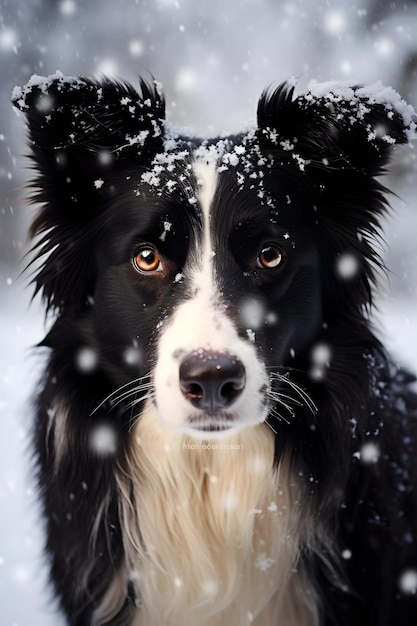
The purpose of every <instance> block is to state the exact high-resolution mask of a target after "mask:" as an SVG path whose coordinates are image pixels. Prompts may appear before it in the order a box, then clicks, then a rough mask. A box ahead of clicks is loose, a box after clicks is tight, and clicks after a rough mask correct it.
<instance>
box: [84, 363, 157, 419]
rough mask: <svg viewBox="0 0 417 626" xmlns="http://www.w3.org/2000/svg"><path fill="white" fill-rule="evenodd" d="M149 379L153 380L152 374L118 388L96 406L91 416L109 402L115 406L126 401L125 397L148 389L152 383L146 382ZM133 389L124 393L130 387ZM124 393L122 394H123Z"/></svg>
mask: <svg viewBox="0 0 417 626" xmlns="http://www.w3.org/2000/svg"><path fill="white" fill-rule="evenodd" d="M147 378H149V379H150V378H151V374H150V373H148V374H144V375H143V376H141V377H140V378H135V379H134V380H131V381H129V382H128V383H125V384H124V385H121V386H120V387H118V388H117V389H115V390H114V391H112V392H111V393H110V394H109V395H108V396H106V397H105V398H104V400H102V401H101V402H100V404H98V405H97V406H96V408H95V409H94V410H93V411H92V412H91V413H90V416H91V415H94V414H95V413H97V411H99V410H100V409H101V408H102V407H103V406H104V405H105V404H106V403H107V402H112V403H113V404H115V405H116V404H119V403H120V402H121V401H122V400H123V399H125V397H129V396H130V395H133V394H134V393H137V392H138V390H142V389H144V388H146V386H149V387H150V386H151V381H149V382H144V381H145V380H146V379H147ZM132 386H133V388H132V389H128V390H127V391H123V390H125V389H127V388H128V387H132ZM121 392H122V393H121Z"/></svg>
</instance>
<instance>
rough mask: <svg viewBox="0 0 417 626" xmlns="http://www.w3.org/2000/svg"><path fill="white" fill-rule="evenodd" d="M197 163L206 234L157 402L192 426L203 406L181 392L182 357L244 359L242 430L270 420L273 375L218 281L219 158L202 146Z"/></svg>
mask: <svg viewBox="0 0 417 626" xmlns="http://www.w3.org/2000/svg"><path fill="white" fill-rule="evenodd" d="M192 167H193V172H194V175H195V180H196V189H195V196H196V199H197V201H198V204H199V207H200V209H201V213H202V237H201V238H199V239H198V241H197V242H196V248H195V250H194V254H193V255H192V257H191V260H190V262H191V263H192V265H189V266H188V268H186V269H185V270H184V273H185V272H187V276H186V277H187V278H188V280H189V285H190V289H189V295H188V297H187V299H186V300H185V301H183V302H182V303H181V304H179V305H178V307H177V308H176V309H175V310H174V311H173V314H172V317H171V320H170V323H169V324H167V325H164V326H163V328H162V332H161V335H160V337H159V342H158V358H157V364H156V367H155V372H154V385H155V402H156V406H157V409H158V412H159V414H160V416H161V418H162V419H163V420H164V421H165V422H167V423H170V424H172V425H176V426H183V427H184V426H186V425H187V420H188V419H189V418H190V416H191V415H194V416H195V415H196V413H198V409H196V408H195V407H192V405H191V404H190V402H188V400H186V398H184V396H183V394H182V393H181V389H180V384H179V382H180V381H179V368H180V365H181V362H182V360H183V359H184V358H186V357H187V355H189V354H191V353H194V352H196V351H199V350H211V351H213V352H220V353H226V354H232V355H234V356H235V357H236V358H237V359H239V360H240V361H241V362H242V364H243V366H244V368H245V372H246V385H245V389H244V390H243V392H242V393H241V395H240V396H239V398H238V399H237V400H236V401H235V402H234V403H233V406H232V408H231V411H233V413H234V415H235V417H236V425H237V427H238V428H239V427H240V428H242V426H245V425H247V426H249V425H253V424H256V423H259V422H261V421H263V420H264V419H265V417H266V414H265V412H266V408H265V402H264V393H265V388H266V387H267V386H268V376H267V374H266V371H265V368H264V366H263V364H262V363H260V361H259V360H258V358H257V354H256V350H255V348H254V346H253V345H252V344H251V343H250V342H249V341H247V340H245V339H242V338H241V337H239V335H238V331H237V329H236V327H235V324H234V322H233V321H232V319H231V318H230V317H229V316H228V315H227V313H226V308H225V307H224V305H223V303H222V297H221V294H220V291H219V288H218V286H217V284H216V273H215V268H214V258H215V254H216V250H214V249H213V241H212V237H211V233H212V232H213V228H214V227H215V224H213V223H212V221H211V220H212V213H211V211H212V206H213V200H214V197H215V194H216V188H217V178H218V164H217V159H216V158H215V156H214V155H213V154H212V152H209V150H207V152H206V151H204V150H202V149H201V148H200V149H199V150H198V155H196V158H195V161H194V163H193V166H192ZM262 390H263V391H262ZM229 432H230V431H229Z"/></svg>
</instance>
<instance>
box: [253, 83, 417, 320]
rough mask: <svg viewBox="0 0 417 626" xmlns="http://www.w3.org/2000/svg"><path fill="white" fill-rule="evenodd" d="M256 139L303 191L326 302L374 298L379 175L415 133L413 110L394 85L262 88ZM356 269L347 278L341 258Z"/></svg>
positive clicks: (381, 206) (341, 304)
mask: <svg viewBox="0 0 417 626" xmlns="http://www.w3.org/2000/svg"><path fill="white" fill-rule="evenodd" d="M257 137H258V141H259V144H260V147H261V150H262V152H263V153H264V154H266V155H268V157H269V159H270V162H271V164H272V166H273V170H272V171H276V173H277V176H279V175H280V173H281V175H282V174H283V173H285V172H288V173H289V176H290V179H291V180H292V181H294V184H295V185H296V186H298V187H299V188H300V189H302V188H304V189H305V196H304V200H305V202H306V207H305V208H306V209H307V210H308V209H310V214H311V217H312V219H313V222H314V224H315V225H316V229H315V232H316V237H317V239H318V245H319V248H320V250H321V252H322V256H323V259H324V262H323V272H324V273H325V280H324V281H323V285H325V289H326V290H327V293H326V301H327V302H333V303H334V307H336V308H340V310H343V311H345V312H347V311H351V310H352V308H354V307H355V306H356V307H358V310H359V311H360V310H361V307H362V306H363V305H365V306H366V305H367V304H369V303H370V302H371V296H372V289H371V284H372V283H374V282H375V274H374V270H375V267H380V266H381V265H382V262H381V260H380V258H379V256H378V253H377V252H376V250H375V246H374V241H375V237H376V234H377V233H378V231H379V227H380V224H379V219H380V216H381V215H382V214H383V213H384V211H385V207H386V191H387V190H386V189H385V188H384V187H383V186H382V185H381V183H380V181H379V179H378V178H377V177H378V176H379V175H381V174H383V173H384V171H385V165H386V163H387V161H388V159H389V157H390V155H391V153H392V150H393V148H394V147H395V146H396V144H403V143H406V142H407V141H409V140H411V139H413V138H415V137H416V124H415V113H414V110H413V108H412V107H411V106H409V105H407V104H406V103H405V102H404V100H402V99H401V97H400V96H399V95H398V94H397V93H396V92H395V91H394V90H393V89H391V88H384V87H382V86H381V85H380V84H377V85H373V86H371V87H348V86H345V85H340V84H336V83H323V84H319V83H312V85H311V88H310V91H308V92H307V93H305V94H303V95H300V96H298V97H296V98H294V87H293V86H290V85H289V84H283V85H281V86H279V87H278V88H277V89H275V90H274V91H270V90H267V91H265V92H264V94H263V95H262V97H261V99H260V101H259V105H258V132H257ZM346 258H347V259H352V260H353V261H354V263H355V266H357V268H358V271H356V272H355V273H354V274H352V277H349V279H347V280H345V274H344V272H339V268H340V262H341V260H343V259H346Z"/></svg>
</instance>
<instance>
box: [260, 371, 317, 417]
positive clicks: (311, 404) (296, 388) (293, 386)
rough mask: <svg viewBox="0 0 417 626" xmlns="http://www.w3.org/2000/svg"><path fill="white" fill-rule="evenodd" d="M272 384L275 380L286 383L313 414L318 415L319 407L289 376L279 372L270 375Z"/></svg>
mask: <svg viewBox="0 0 417 626" xmlns="http://www.w3.org/2000/svg"><path fill="white" fill-rule="evenodd" d="M270 378H271V383H272V382H273V379H274V378H275V379H276V380H278V381H279V382H281V383H286V384H287V385H288V386H289V387H291V389H293V390H294V391H295V393H296V394H297V395H298V396H299V397H300V398H301V400H302V401H303V402H302V404H304V405H305V406H306V407H307V408H308V409H309V410H310V411H311V412H312V413H313V414H316V413H317V405H316V404H315V402H314V401H313V399H312V398H311V397H310V396H309V395H308V393H307V392H306V391H304V389H303V388H302V387H300V386H299V385H298V384H297V383H295V382H294V381H293V380H291V378H290V377H289V375H288V373H287V374H279V373H278V372H271V373H270Z"/></svg>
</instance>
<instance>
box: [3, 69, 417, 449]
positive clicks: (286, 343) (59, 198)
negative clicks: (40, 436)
mask: <svg viewBox="0 0 417 626" xmlns="http://www.w3.org/2000/svg"><path fill="white" fill-rule="evenodd" d="M14 104H15V105H16V106H17V107H18V108H19V109H20V110H22V111H24V112H25V113H26V114H27V117H28V121H29V132H30V142H31V147H32V155H33V158H34V160H35V164H36V168H37V171H38V177H37V179H36V181H35V186H36V189H37V192H36V195H35V199H36V201H37V202H40V203H41V205H42V206H41V209H40V212H39V213H38V215H37V217H36V218H35V220H34V223H33V226H32V232H31V234H32V236H36V237H37V238H38V239H37V242H36V244H35V249H36V250H37V255H38V257H42V258H43V259H45V260H43V262H42V263H41V265H40V269H39V270H38V273H37V276H36V279H35V281H36V289H37V291H40V292H41V293H42V294H43V296H44V299H45V301H46V304H47V306H48V307H49V308H51V309H54V310H55V311H56V312H57V313H58V322H57V324H56V326H55V329H54V330H53V331H52V332H51V335H50V337H49V340H48V342H49V344H50V345H55V346H57V345H58V346H59V348H60V350H64V351H66V354H68V355H70V356H71V358H73V359H75V360H76V357H77V354H78V355H79V353H80V350H81V348H82V347H83V346H84V347H85V346H87V347H88V348H89V349H93V350H94V354H95V357H94V358H93V359H92V363H93V365H94V367H91V368H88V367H87V368H84V370H88V374H91V372H92V371H93V372H94V373H95V374H97V371H100V372H102V374H103V375H104V376H105V377H107V379H109V380H110V381H112V384H113V385H114V386H115V385H119V386H120V385H123V384H128V383H129V382H130V381H132V380H135V379H138V378H141V377H146V376H148V375H149V377H150V381H151V388H152V392H151V394H150V397H151V401H152V402H153V403H154V404H155V405H156V407H157V409H158V411H159V413H160V415H161V418H162V419H163V420H165V421H166V422H168V423H170V424H172V425H176V426H180V427H182V428H185V429H186V430H188V431H189V432H193V433H197V434H198V435H199V436H205V437H206V436H213V434H215V433H219V432H223V431H228V432H230V431H231V430H233V429H239V428H242V427H245V426H249V425H253V424H257V423H260V422H262V421H264V420H266V419H267V418H268V416H271V415H272V416H274V417H275V418H278V419H279V418H280V417H281V418H283V419H286V415H287V414H290V413H291V411H292V409H293V407H294V405H295V404H303V403H305V402H308V401H307V400H306V398H305V396H304V394H303V392H302V390H301V389H297V390H295V385H294V383H293V382H292V381H291V378H289V377H287V376H286V375H285V373H286V371H287V369H288V368H291V367H294V368H303V369H305V370H308V369H309V368H310V372H311V373H312V376H313V377H316V378H320V377H321V376H322V375H323V373H324V370H325V368H326V367H327V366H328V362H329V359H330V358H331V357H330V354H329V353H328V352H327V351H326V345H323V344H322V343H321V339H320V337H321V335H322V333H323V328H324V329H328V328H329V327H331V326H332V324H334V323H340V320H347V319H352V318H356V319H359V318H360V319H362V315H363V309H364V307H365V306H366V305H367V304H368V303H369V301H370V297H371V287H370V284H371V283H372V281H373V268H372V266H373V265H375V264H376V265H378V258H377V256H376V254H375V252H374V250H373V247H372V239H373V237H374V236H375V233H376V232H377V230H378V227H379V223H378V221H379V217H380V215H381V213H382V212H383V211H384V199H383V188H382V187H381V185H380V183H379V182H378V181H377V180H376V177H377V176H378V175H380V174H381V173H382V172H383V168H384V166H385V164H386V162H387V159H388V157H389V154H390V152H391V151H392V148H393V146H395V144H397V143H404V142H405V141H406V140H407V134H408V133H409V132H411V131H412V130H413V128H414V124H413V121H412V112H411V110H410V108H408V107H407V105H405V103H404V102H403V101H401V100H400V98H399V97H398V96H397V95H396V94H395V93H394V92H392V90H389V89H388V90H384V89H383V88H381V87H380V86H376V87H374V88H372V89H367V88H364V87H346V86H340V85H339V86H338V85H333V84H328V85H327V86H325V87H323V86H322V85H318V84H313V85H312V87H311V90H310V91H309V92H307V93H306V94H304V95H300V96H298V97H296V98H295V97H294V93H293V88H291V87H290V86H289V85H282V86H280V87H279V88H277V89H276V90H267V91H266V92H265V93H264V94H263V95H262V97H261V100H260V102H259V106H258V125H257V128H256V129H254V130H253V131H252V132H248V133H246V134H242V135H238V136H232V137H226V138H222V139H215V140H199V139H197V138H194V137H190V136H184V135H182V134H181V133H178V132H176V131H175V130H173V129H171V128H169V127H168V126H167V124H166V123H165V120H164V109H165V107H164V100H163V96H162V95H161V92H160V88H159V85H158V84H156V83H147V82H146V81H143V80H142V81H141V84H140V91H139V92H137V91H135V90H134V89H133V88H132V87H131V86H129V85H125V84H121V83H116V82H114V81H110V80H107V79H103V80H102V81H100V82H97V81H94V80H90V79H85V78H64V77H63V76H62V75H60V74H58V75H55V76H53V77H50V78H49V79H43V80H40V79H38V78H34V79H32V81H31V82H30V83H29V84H28V85H27V86H26V88H25V89H24V90H16V91H15V94H14ZM312 366H313V369H311V367H312ZM84 373H86V372H84ZM141 380H142V381H143V389H146V393H145V392H144V393H143V394H141V384H138V385H136V387H135V393H136V394H139V398H141V397H142V396H145V395H147V397H149V393H148V388H149V386H148V385H147V383H146V378H142V379H141ZM127 389H129V388H127ZM118 397H119V398H120V397H121V396H118ZM126 397H128V398H130V399H131V398H132V396H131V395H130V396H129V392H128V391H127V392H126Z"/></svg>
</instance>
